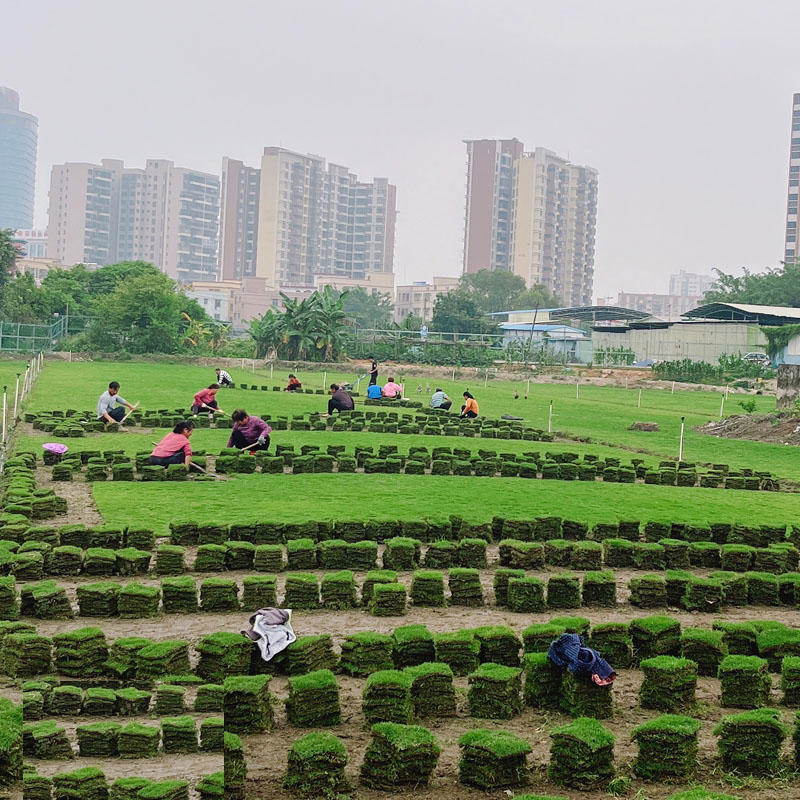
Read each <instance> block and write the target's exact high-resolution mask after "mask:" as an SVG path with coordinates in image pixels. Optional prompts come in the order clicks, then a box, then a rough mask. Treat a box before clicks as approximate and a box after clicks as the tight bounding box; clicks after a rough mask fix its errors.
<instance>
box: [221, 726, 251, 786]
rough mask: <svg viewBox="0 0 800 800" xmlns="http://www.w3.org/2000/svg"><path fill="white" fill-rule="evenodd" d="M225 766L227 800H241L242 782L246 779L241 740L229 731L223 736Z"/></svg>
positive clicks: (245, 765) (245, 763) (245, 764)
mask: <svg viewBox="0 0 800 800" xmlns="http://www.w3.org/2000/svg"><path fill="white" fill-rule="evenodd" d="M223 753H224V761H223V763H224V765H225V794H226V795H227V797H228V799H229V800H243V798H244V782H245V779H246V778H247V762H246V761H245V758H244V748H243V746H242V740H241V739H240V738H239V737H238V736H237V735H236V734H235V733H231V732H230V731H225V733H224V735H223Z"/></svg>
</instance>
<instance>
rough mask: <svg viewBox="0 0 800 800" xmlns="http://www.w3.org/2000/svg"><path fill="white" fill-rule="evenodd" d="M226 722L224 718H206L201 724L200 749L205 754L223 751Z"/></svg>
mask: <svg viewBox="0 0 800 800" xmlns="http://www.w3.org/2000/svg"><path fill="white" fill-rule="evenodd" d="M224 734H225V720H224V719H223V718H222V717H206V719H204V720H203V721H202V722H201V723H200V749H201V750H203V751H205V752H217V751H220V750H222V742H223V737H224Z"/></svg>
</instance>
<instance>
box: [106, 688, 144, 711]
mask: <svg viewBox="0 0 800 800" xmlns="http://www.w3.org/2000/svg"><path fill="white" fill-rule="evenodd" d="M114 694H115V695H116V698H117V699H116V703H115V704H114V707H115V710H116V713H117V714H119V715H120V716H121V717H136V716H140V715H142V714H146V713H147V712H148V711H149V710H150V700H151V699H152V698H151V695H150V692H147V691H145V690H144V689H133V688H126V689H117V690H116V691H115V692H114Z"/></svg>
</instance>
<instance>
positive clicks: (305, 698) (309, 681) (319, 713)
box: [286, 669, 341, 728]
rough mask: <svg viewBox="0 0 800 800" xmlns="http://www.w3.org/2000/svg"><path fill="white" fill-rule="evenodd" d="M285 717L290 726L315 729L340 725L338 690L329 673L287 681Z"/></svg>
mask: <svg viewBox="0 0 800 800" xmlns="http://www.w3.org/2000/svg"><path fill="white" fill-rule="evenodd" d="M286 716H287V717H288V719H289V722H291V723H292V725H297V726H298V727H300V728H315V727H324V726H328V725H338V724H339V723H340V722H341V709H340V708H339V686H338V684H337V683H336V676H335V675H334V674H333V673H332V672H331V671H330V670H329V669H318V670H316V671H314V672H309V673H308V674H306V675H296V676H294V677H291V678H289V697H288V698H287V700H286Z"/></svg>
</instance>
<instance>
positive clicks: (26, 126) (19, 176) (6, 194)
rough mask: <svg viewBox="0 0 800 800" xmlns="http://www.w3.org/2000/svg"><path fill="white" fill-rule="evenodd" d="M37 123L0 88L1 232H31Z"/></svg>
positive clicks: (14, 94)
mask: <svg viewBox="0 0 800 800" xmlns="http://www.w3.org/2000/svg"><path fill="white" fill-rule="evenodd" d="M38 130H39V121H38V120H37V119H36V117H34V116H33V115H32V114H26V113H25V112H24V111H20V109H19V95H18V94H17V92H15V91H14V90H13V89H7V88H6V87H4V86H0V229H4V228H11V229H12V230H17V229H18V228H32V227H33V199H34V188H35V185H36V147H37V142H38Z"/></svg>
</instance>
